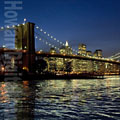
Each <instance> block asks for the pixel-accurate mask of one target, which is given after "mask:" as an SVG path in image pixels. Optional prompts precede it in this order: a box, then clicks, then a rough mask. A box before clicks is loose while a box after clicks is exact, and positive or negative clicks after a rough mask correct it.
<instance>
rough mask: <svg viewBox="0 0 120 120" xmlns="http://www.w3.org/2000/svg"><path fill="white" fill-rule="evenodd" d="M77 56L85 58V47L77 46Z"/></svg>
mask: <svg viewBox="0 0 120 120" xmlns="http://www.w3.org/2000/svg"><path fill="white" fill-rule="evenodd" d="M78 54H79V55H81V56H86V45H85V44H79V46H78Z"/></svg>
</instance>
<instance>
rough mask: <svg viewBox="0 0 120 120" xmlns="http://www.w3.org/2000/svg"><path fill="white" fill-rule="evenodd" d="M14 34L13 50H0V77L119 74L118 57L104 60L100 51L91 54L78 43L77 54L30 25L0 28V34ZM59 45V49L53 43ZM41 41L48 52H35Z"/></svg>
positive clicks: (38, 28)
mask: <svg viewBox="0 0 120 120" xmlns="http://www.w3.org/2000/svg"><path fill="white" fill-rule="evenodd" d="M10 30H14V31H15V42H14V46H15V47H14V48H9V47H8V46H7V45H2V47H1V48H0V75H6V76H7V75H12V74H14V75H21V73H26V74H33V75H41V74H42V75H43V74H44V75H46V74H48V73H49V74H54V75H57V76H60V75H114V74H115V75H116V74H120V61H119V60H120V54H119V53H118V54H116V55H115V56H111V57H109V58H104V57H103V55H102V50H100V49H98V50H96V51H95V52H94V53H92V52H91V51H87V50H86V45H85V44H82V43H81V44H79V46H78V51H77V50H75V49H73V48H72V47H70V46H69V44H68V41H66V43H63V42H61V41H60V40H58V39H57V38H55V37H53V36H52V35H50V34H48V33H47V32H45V31H44V30H43V29H41V28H40V27H39V26H37V25H35V24H34V23H31V22H24V23H23V24H18V25H12V26H6V27H1V28H0V32H5V33H6V34H10ZM52 41H54V42H56V43H58V44H59V47H57V46H55V45H54V44H52ZM38 42H42V43H44V44H45V45H47V46H48V47H50V49H49V50H48V51H47V52H45V51H44V50H35V45H36V44H38Z"/></svg>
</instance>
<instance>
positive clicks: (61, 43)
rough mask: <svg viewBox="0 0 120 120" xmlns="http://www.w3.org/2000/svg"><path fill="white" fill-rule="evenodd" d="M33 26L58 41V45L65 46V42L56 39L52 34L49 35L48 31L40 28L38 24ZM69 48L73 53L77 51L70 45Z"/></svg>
mask: <svg viewBox="0 0 120 120" xmlns="http://www.w3.org/2000/svg"><path fill="white" fill-rule="evenodd" d="M35 28H36V29H37V30H39V31H40V32H42V33H43V34H45V35H47V36H48V37H50V38H51V39H52V40H54V41H56V42H58V43H59V44H60V45H63V46H65V44H64V43H63V42H61V41H60V40H57V39H56V38H55V37H53V36H52V35H50V34H49V33H47V32H45V31H44V30H43V29H41V28H40V27H39V26H35ZM69 48H70V49H71V50H73V51H74V52H75V53H78V51H77V50H75V49H72V48H71V47H69Z"/></svg>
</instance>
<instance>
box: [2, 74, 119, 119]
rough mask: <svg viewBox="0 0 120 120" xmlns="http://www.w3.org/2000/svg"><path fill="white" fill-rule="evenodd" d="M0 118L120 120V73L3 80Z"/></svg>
mask: <svg viewBox="0 0 120 120" xmlns="http://www.w3.org/2000/svg"><path fill="white" fill-rule="evenodd" d="M0 120H120V76H111V77H106V79H77V80H76V79H71V80H38V81H37V80H36V81H34V80H33V81H28V80H24V81H17V82H16V81H10V82H0Z"/></svg>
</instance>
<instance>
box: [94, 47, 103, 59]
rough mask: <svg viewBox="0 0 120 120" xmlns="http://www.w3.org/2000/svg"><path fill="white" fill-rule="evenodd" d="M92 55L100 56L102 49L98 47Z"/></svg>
mask: <svg viewBox="0 0 120 120" xmlns="http://www.w3.org/2000/svg"><path fill="white" fill-rule="evenodd" d="M94 57H100V58H101V57H102V50H101V49H98V50H96V51H95V52H94Z"/></svg>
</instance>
